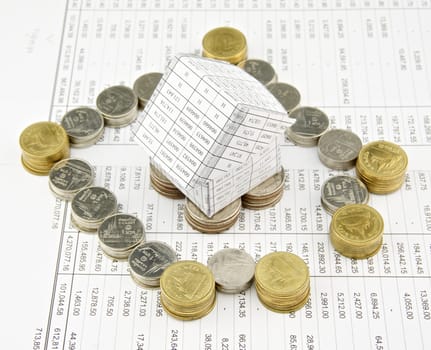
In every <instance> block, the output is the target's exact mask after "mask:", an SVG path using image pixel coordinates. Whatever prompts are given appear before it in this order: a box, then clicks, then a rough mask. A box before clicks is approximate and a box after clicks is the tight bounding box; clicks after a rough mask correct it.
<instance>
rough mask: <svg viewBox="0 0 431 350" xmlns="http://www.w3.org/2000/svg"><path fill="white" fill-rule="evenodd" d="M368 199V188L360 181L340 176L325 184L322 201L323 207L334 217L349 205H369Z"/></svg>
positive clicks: (330, 179)
mask: <svg viewBox="0 0 431 350" xmlns="http://www.w3.org/2000/svg"><path fill="white" fill-rule="evenodd" d="M368 198H369V195H368V190H367V187H366V186H365V185H364V184H363V183H362V182H361V181H360V180H359V179H357V178H355V177H352V176H347V175H338V176H334V177H331V178H329V179H328V180H326V181H325V182H324V184H323V185H322V193H321V198H320V200H321V202H322V207H323V208H324V209H325V210H326V211H327V212H328V213H329V214H331V215H332V214H334V213H335V211H336V210H337V209H338V208H341V207H344V206H345V205H347V204H367V203H368Z"/></svg>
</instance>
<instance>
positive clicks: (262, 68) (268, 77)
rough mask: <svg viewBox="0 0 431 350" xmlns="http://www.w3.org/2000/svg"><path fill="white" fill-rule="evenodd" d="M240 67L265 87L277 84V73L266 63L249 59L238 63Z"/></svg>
mask: <svg viewBox="0 0 431 350" xmlns="http://www.w3.org/2000/svg"><path fill="white" fill-rule="evenodd" d="M238 67H240V68H242V69H244V70H245V71H246V72H247V73H248V74H250V75H251V76H252V77H254V78H255V79H256V80H258V81H260V82H261V83H262V84H263V85H268V84H272V83H275V82H277V74H276V73H275V70H274V68H273V67H272V66H271V65H270V64H269V63H268V62H266V61H263V60H257V59H248V60H245V61H242V62H240V63H238Z"/></svg>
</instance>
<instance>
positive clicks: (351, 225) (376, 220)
mask: <svg viewBox="0 0 431 350" xmlns="http://www.w3.org/2000/svg"><path fill="white" fill-rule="evenodd" d="M331 225H332V228H333V230H334V232H336V234H337V235H338V236H339V237H340V238H342V239H343V241H345V242H348V243H351V244H353V245H357V244H364V243H366V242H373V241H375V240H376V239H379V238H380V236H381V235H382V233H383V227H384V224H383V218H382V216H381V215H380V214H379V212H378V211H377V210H375V209H374V208H372V207H370V206H369V205H366V204H349V205H346V206H344V207H341V208H339V209H338V210H337V211H336V212H335V213H334V215H333V216H332V221H331Z"/></svg>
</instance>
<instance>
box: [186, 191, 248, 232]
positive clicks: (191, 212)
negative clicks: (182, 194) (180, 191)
mask: <svg viewBox="0 0 431 350" xmlns="http://www.w3.org/2000/svg"><path fill="white" fill-rule="evenodd" d="M240 210H241V198H238V199H236V200H234V201H233V202H232V203H230V204H229V205H228V206H226V207H225V208H223V209H222V210H220V211H218V212H217V213H215V214H214V215H213V216H212V217H211V218H209V217H208V216H206V215H205V214H204V213H203V212H202V211H201V210H200V209H199V208H198V207H197V206H196V205H195V204H194V203H193V202H192V201H191V200H190V199H188V198H187V199H186V206H185V218H186V220H187V222H188V223H189V224H190V226H191V227H193V228H194V229H195V230H197V231H200V232H203V233H219V232H223V231H226V230H227V229H229V228H230V227H232V226H233V225H234V224H235V222H236V221H237V220H238V217H239V213H240Z"/></svg>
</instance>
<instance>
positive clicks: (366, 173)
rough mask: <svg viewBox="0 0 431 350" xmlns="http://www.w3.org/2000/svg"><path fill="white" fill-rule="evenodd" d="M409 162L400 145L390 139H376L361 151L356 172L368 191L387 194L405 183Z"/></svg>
mask: <svg viewBox="0 0 431 350" xmlns="http://www.w3.org/2000/svg"><path fill="white" fill-rule="evenodd" d="M407 163H408V159H407V154H406V152H405V151H404V150H403V149H402V148H401V147H400V146H398V145H396V144H395V143H392V142H388V141H374V142H370V143H368V144H366V145H365V146H364V147H363V148H362V150H361V152H359V156H358V160H357V162H356V172H357V174H358V177H359V178H360V179H361V180H362V182H363V183H364V184H365V185H366V186H367V188H368V191H370V192H372V193H376V194H386V193H390V192H394V191H396V190H397V189H399V188H400V187H401V186H402V185H403V183H404V177H405V173H406V170H407Z"/></svg>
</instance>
